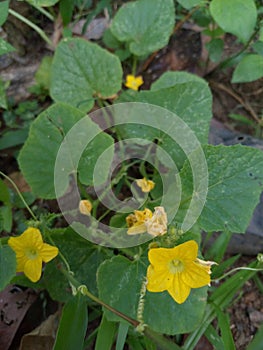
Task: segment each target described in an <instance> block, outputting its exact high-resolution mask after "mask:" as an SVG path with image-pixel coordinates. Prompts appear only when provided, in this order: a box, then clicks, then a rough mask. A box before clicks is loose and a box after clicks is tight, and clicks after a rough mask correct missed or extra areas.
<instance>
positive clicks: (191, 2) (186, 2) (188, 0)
mask: <svg viewBox="0 0 263 350" xmlns="http://www.w3.org/2000/svg"><path fill="white" fill-rule="evenodd" d="M177 2H179V4H180V5H182V6H183V7H184V8H186V9H187V10H189V9H190V8H192V7H194V6H197V5H201V4H202V3H203V0H177Z"/></svg>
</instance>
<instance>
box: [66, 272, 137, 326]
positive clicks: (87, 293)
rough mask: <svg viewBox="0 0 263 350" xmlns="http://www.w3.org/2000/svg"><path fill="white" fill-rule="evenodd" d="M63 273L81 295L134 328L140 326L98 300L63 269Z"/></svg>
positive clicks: (135, 321)
mask: <svg viewBox="0 0 263 350" xmlns="http://www.w3.org/2000/svg"><path fill="white" fill-rule="evenodd" d="M61 271H62V273H63V274H64V275H65V276H66V277H67V279H68V280H69V282H70V284H72V285H73V286H74V287H75V288H76V289H77V290H78V291H80V292H81V294H83V295H86V296H87V297H89V298H90V299H91V300H93V301H95V302H96V303H98V304H99V305H101V306H103V307H104V308H105V309H108V310H109V311H111V312H113V313H114V314H115V315H117V316H119V317H121V318H123V319H124V320H125V321H127V322H129V323H130V324H131V325H132V326H134V327H137V326H138V325H139V324H140V323H139V322H138V321H137V320H135V319H133V318H131V317H129V316H127V315H125V314H123V313H122V312H120V311H118V310H116V309H115V308H113V307H111V306H110V305H108V304H106V303H104V302H103V301H102V300H100V299H99V298H97V297H96V296H95V295H94V294H92V293H91V292H90V291H89V290H88V288H87V286H85V285H81V284H80V283H79V282H78V281H77V280H76V279H75V278H74V277H73V276H72V275H71V274H70V273H69V272H68V271H67V270H65V269H63V268H61Z"/></svg>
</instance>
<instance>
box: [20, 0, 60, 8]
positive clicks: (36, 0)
mask: <svg viewBox="0 0 263 350" xmlns="http://www.w3.org/2000/svg"><path fill="white" fill-rule="evenodd" d="M26 1H27V2H28V3H29V4H31V5H34V6H42V7H45V6H47V7H48V6H53V5H55V4H56V3H57V2H58V1H59V0H26Z"/></svg>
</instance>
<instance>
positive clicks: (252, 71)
mask: <svg viewBox="0 0 263 350" xmlns="http://www.w3.org/2000/svg"><path fill="white" fill-rule="evenodd" d="M262 77H263V56H261V55H256V54H250V55H247V56H245V57H243V58H242V60H241V61H240V62H239V63H238V65H237V66H236V69H235V70H234V73H233V78H232V83H245V82H250V81H254V80H257V79H260V78H262Z"/></svg>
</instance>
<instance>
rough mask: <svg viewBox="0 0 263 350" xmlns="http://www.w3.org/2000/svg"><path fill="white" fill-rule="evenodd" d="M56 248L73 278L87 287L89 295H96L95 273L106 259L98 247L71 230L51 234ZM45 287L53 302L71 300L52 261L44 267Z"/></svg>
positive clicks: (63, 279) (57, 268)
mask: <svg viewBox="0 0 263 350" xmlns="http://www.w3.org/2000/svg"><path fill="white" fill-rule="evenodd" d="M52 238H53V240H54V242H55V243H56V246H57V247H58V248H59V250H60V251H61V252H62V253H63V255H64V256H65V258H66V259H67V261H68V263H69V265H70V268H71V270H72V271H73V272H74V277H75V278H76V279H77V280H78V281H80V282H81V283H82V284H85V285H87V286H88V289H89V290H90V291H91V293H93V294H95V295H97V293H98V291H97V285H96V271H97V268H98V267H99V265H100V264H101V263H102V262H103V261H104V260H105V258H106V257H107V256H106V254H105V252H104V251H102V250H100V247H99V246H94V245H93V244H91V243H90V242H89V241H87V240H85V239H83V238H82V237H80V236H79V235H78V234H77V233H75V232H74V231H73V230H72V229H71V228H68V229H67V230H65V231H64V232H56V231H54V232H52ZM44 282H45V287H46V289H47V290H48V292H49V294H50V295H51V297H52V298H53V299H55V300H58V301H62V302H66V301H68V300H69V299H70V298H71V292H70V286H69V284H68V281H67V279H66V278H65V276H64V275H63V274H62V273H61V271H60V270H59V266H57V262H56V261H55V260H52V261H51V262H49V263H48V264H47V265H46V267H45V272H44Z"/></svg>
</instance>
